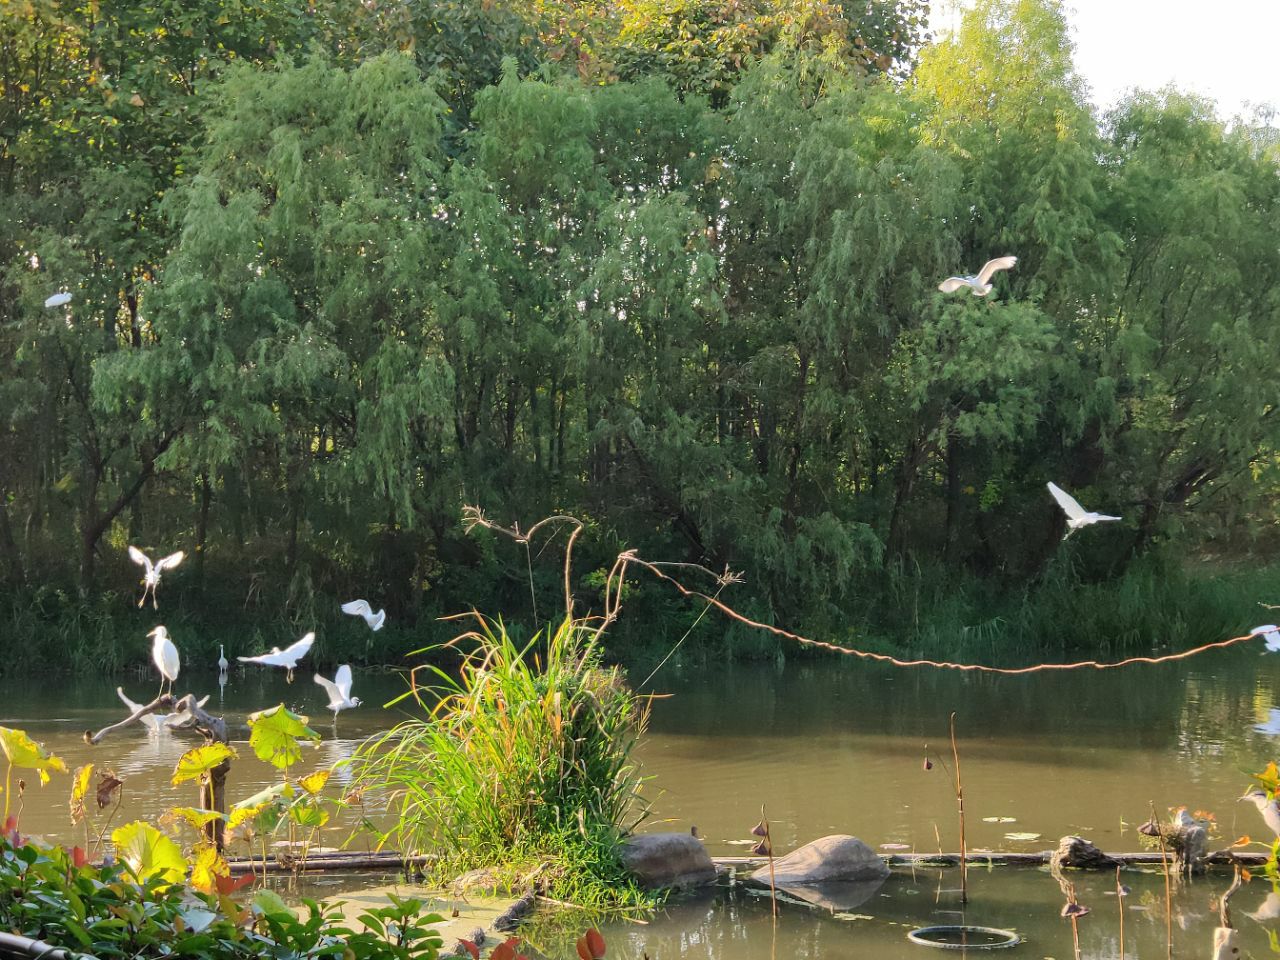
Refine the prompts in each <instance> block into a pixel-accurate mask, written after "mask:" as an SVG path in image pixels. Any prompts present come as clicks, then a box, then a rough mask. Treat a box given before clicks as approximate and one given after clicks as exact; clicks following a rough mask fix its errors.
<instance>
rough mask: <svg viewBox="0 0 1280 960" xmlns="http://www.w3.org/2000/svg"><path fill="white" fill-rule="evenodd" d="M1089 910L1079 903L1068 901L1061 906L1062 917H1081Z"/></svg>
mask: <svg viewBox="0 0 1280 960" xmlns="http://www.w3.org/2000/svg"><path fill="white" fill-rule="evenodd" d="M1088 912H1089V908H1088V907H1086V906H1084V905H1083V904H1079V903H1068V904H1066V905H1065V906H1064V907H1063V908H1062V915H1063V916H1064V917H1083V916H1084V915H1085V914H1086V913H1088Z"/></svg>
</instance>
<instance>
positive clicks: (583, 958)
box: [575, 937, 594, 960]
mask: <svg viewBox="0 0 1280 960" xmlns="http://www.w3.org/2000/svg"><path fill="white" fill-rule="evenodd" d="M575 946H576V947H577V948H578V960H594V958H593V957H592V956H591V948H590V947H589V946H587V938H586V937H579V938H578V942H577V943H576V944H575Z"/></svg>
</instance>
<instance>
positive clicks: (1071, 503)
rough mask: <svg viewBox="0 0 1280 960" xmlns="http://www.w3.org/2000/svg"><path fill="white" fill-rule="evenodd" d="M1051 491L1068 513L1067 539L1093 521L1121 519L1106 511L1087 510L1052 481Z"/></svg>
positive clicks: (1065, 537) (1064, 537)
mask: <svg viewBox="0 0 1280 960" xmlns="http://www.w3.org/2000/svg"><path fill="white" fill-rule="evenodd" d="M1048 486H1049V492H1050V493H1051V494H1053V499H1055V500H1057V501H1058V506H1060V507H1061V508H1062V512H1063V513H1065V514H1066V515H1067V532H1066V533H1065V534H1063V535H1062V539H1063V540H1065V539H1067V537H1069V536H1071V535H1072V534H1073V533H1075V532H1076V531H1077V530H1079V529H1080V528H1081V527H1087V526H1089V524H1091V523H1099V522H1101V521H1103V520H1119V519H1121V518H1120V517H1111V516H1107V514H1105V513H1094V512H1091V511H1089V510H1086V509H1085V508H1084V507H1082V506H1080V504H1079V503H1078V502H1077V501H1076V498H1075V497H1073V496H1071V494H1069V493H1067V492H1066V491H1065V490H1063V489H1062V488H1061V487H1059V486H1058V485H1057V484H1055V483H1052V482H1051V483H1050V484H1049V485H1048Z"/></svg>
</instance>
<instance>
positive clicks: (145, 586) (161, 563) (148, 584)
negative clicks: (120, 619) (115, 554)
mask: <svg viewBox="0 0 1280 960" xmlns="http://www.w3.org/2000/svg"><path fill="white" fill-rule="evenodd" d="M185 556H186V554H185V553H183V552H182V551H181V550H179V551H178V552H177V553H171V554H169V556H167V557H162V558H160V559H159V560H157V561H156V562H155V563H152V562H151V558H150V557H148V556H147V555H146V554H145V553H143V552H142V551H141V550H139V549H138V548H137V547H130V548H129V559H130V560H132V561H133V562H134V563H136V564H137V565H138V566H140V567H142V599H141V600H139V601H138V606H139V607H141V606H142V605H143V604H144V603H146V602H147V591H148V590H150V591H151V606H152V608H153V609H156V610H158V609H159V608H160V604H159V603H157V602H156V587H158V586H160V574H161V573H163V572H164V571H165V570H172V569H173V568H174V567H176V566H177V565H178V564H180V563H181V562H182V558H183V557H185Z"/></svg>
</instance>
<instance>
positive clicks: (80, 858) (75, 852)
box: [71, 847, 89, 869]
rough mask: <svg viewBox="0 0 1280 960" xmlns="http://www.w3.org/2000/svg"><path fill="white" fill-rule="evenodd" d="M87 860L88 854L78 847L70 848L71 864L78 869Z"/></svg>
mask: <svg viewBox="0 0 1280 960" xmlns="http://www.w3.org/2000/svg"><path fill="white" fill-rule="evenodd" d="M88 862H89V856H88V854H86V853H85V852H84V851H83V850H82V849H80V848H79V847H72V848H71V865H72V866H73V867H76V868H77V869H79V868H80V867H83V866H84V865H85V864H86V863H88Z"/></svg>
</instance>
